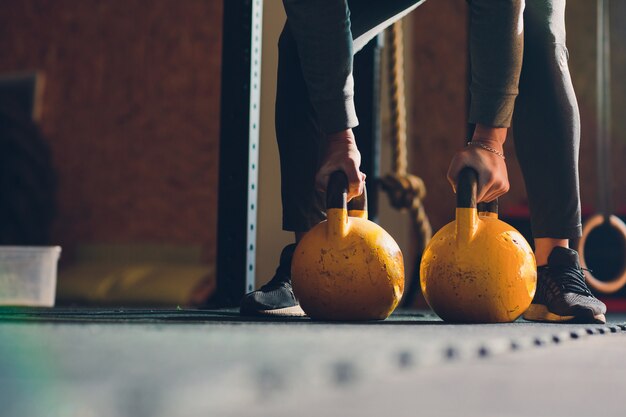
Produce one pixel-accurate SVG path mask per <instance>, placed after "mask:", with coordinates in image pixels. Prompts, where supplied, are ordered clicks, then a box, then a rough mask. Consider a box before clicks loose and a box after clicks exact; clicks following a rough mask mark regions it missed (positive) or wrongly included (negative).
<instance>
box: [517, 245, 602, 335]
mask: <svg viewBox="0 0 626 417" xmlns="http://www.w3.org/2000/svg"><path fill="white" fill-rule="evenodd" d="M605 313H606V305H604V303H603V302H602V301H600V300H598V299H597V298H596V297H594V296H593V294H591V291H589V288H588V287H587V284H586V283H585V275H584V272H583V270H582V268H581V267H580V263H579V261H578V253H577V252H576V251H575V250H572V249H567V248H562V247H556V248H554V249H553V250H552V252H551V253H550V256H549V257H548V265H546V266H542V267H539V268H538V269H537V292H536V293H535V298H534V299H533V302H532V304H531V305H530V307H529V308H528V310H526V312H525V313H524V319H526V320H530V321H544V322H570V323H602V324H603V323H606V318H605V317H604V314H605Z"/></svg>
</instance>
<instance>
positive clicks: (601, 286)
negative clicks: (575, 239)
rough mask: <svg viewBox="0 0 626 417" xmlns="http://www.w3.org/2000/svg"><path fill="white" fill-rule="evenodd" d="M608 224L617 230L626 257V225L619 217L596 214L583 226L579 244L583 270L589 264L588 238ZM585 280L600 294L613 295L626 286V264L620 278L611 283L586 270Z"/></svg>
mask: <svg viewBox="0 0 626 417" xmlns="http://www.w3.org/2000/svg"><path fill="white" fill-rule="evenodd" d="M605 223H607V224H608V225H609V226H611V227H612V228H613V229H614V230H617V231H618V232H619V234H620V236H621V238H622V240H623V242H624V245H623V247H624V254H625V256H626V224H624V222H623V221H622V220H621V219H620V218H619V217H617V216H614V215H610V216H609V217H608V218H607V217H605V216H604V215H602V214H595V215H593V216H592V217H590V218H589V219H588V220H587V221H586V222H585V224H584V226H583V234H582V237H581V238H580V241H579V243H578V252H579V253H580V264H581V266H582V267H583V268H587V262H586V261H585V243H587V237H589V234H590V233H591V232H592V231H593V230H594V229H596V228H598V227H600V226H602V225H603V224H605ZM585 278H586V280H587V283H588V284H589V286H590V287H591V288H593V289H595V290H597V291H599V292H602V293H605V294H611V293H614V292H617V291H619V290H620V289H621V288H622V287H623V286H624V285H626V262H625V263H624V265H623V267H622V271H621V272H620V273H619V274H618V276H617V277H616V278H615V279H613V280H611V281H601V280H599V279H598V278H596V277H594V276H593V274H592V273H591V272H590V271H588V270H586V271H585Z"/></svg>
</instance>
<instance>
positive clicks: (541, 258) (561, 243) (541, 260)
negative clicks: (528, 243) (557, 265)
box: [535, 237, 569, 267]
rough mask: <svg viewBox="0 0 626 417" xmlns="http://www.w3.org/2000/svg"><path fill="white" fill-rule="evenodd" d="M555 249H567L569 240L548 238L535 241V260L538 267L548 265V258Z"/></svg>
mask: <svg viewBox="0 0 626 417" xmlns="http://www.w3.org/2000/svg"><path fill="white" fill-rule="evenodd" d="M556 247H563V248H569V240H568V239H553V238H550V237H541V238H537V239H535V260H536V261H537V266H538V267H540V266H546V265H548V257H549V256H550V254H551V253H552V250H553V249H554V248H556Z"/></svg>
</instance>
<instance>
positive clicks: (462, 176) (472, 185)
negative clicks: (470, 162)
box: [456, 167, 478, 208]
mask: <svg viewBox="0 0 626 417" xmlns="http://www.w3.org/2000/svg"><path fill="white" fill-rule="evenodd" d="M477 188H478V173H477V172H476V170H475V169H474V168H470V167H465V168H463V169H462V170H461V172H459V177H458V178H457V186H456V206H457V207H458V208H476V190H477Z"/></svg>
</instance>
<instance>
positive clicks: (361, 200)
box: [348, 187, 367, 211]
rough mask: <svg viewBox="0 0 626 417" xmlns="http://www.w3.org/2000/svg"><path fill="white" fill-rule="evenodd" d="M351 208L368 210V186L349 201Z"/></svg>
mask: <svg viewBox="0 0 626 417" xmlns="http://www.w3.org/2000/svg"><path fill="white" fill-rule="evenodd" d="M350 210H359V211H367V188H366V187H363V192H362V193H361V195H359V196H356V197H354V198H353V199H352V200H350V202H349V203H348V211H350Z"/></svg>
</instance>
